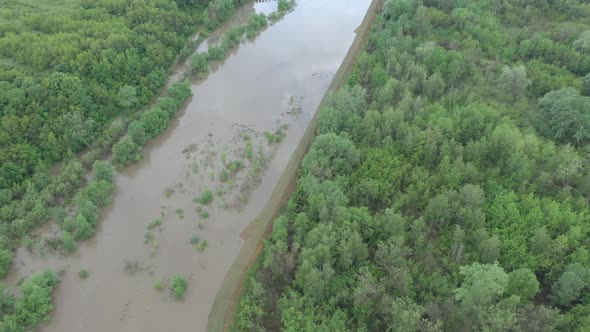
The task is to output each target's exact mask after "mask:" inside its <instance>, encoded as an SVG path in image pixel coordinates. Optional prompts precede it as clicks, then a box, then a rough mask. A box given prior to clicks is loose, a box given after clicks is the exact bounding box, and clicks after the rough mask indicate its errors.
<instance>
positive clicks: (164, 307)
mask: <svg viewBox="0 0 590 332" xmlns="http://www.w3.org/2000/svg"><path fill="white" fill-rule="evenodd" d="M369 3H370V0H298V1H297V6H296V7H295V9H294V11H293V12H291V13H288V14H287V15H286V16H285V17H284V18H283V19H282V20H281V21H279V22H277V23H276V24H274V25H272V26H270V27H269V28H267V29H266V30H264V31H262V32H261V33H260V35H259V36H257V37H256V38H255V39H254V40H252V41H247V42H244V43H242V44H241V45H240V46H239V48H237V49H236V50H235V51H233V52H232V54H231V55H230V56H229V57H228V58H227V59H226V60H225V61H224V62H223V63H221V64H219V66H216V68H215V70H214V71H212V73H211V74H210V75H209V76H208V77H207V79H205V80H200V81H195V82H193V84H192V91H193V97H192V98H191V99H190V100H189V101H188V102H187V103H186V106H185V107H184V108H183V110H181V111H180V112H179V115H178V116H177V117H176V118H175V119H174V120H172V123H171V125H170V126H169V128H168V130H167V131H166V132H165V133H163V134H162V135H160V136H158V137H157V138H156V139H154V140H153V141H151V142H150V143H148V145H147V146H146V147H145V149H144V157H143V158H142V159H141V161H140V162H138V163H137V164H135V165H132V166H130V167H127V168H126V169H124V170H123V171H121V172H120V173H119V174H118V176H117V179H116V185H117V192H116V194H115V196H114V198H113V203H112V204H111V205H110V206H109V207H108V208H107V209H104V210H103V211H102V213H101V223H100V226H99V227H98V229H97V233H96V236H95V237H94V238H93V239H91V240H89V241H86V242H83V243H81V244H80V246H79V248H78V250H77V251H76V252H75V253H74V254H71V255H57V254H51V253H46V254H39V253H29V252H28V251H26V250H25V249H19V250H18V251H17V253H16V257H15V264H14V265H13V268H12V271H11V273H10V275H9V277H8V278H7V280H6V282H7V283H8V284H11V283H12V284H14V283H15V282H16V280H19V279H21V278H23V277H28V276H30V275H31V274H33V273H37V272H40V271H42V270H43V269H45V268H51V269H54V270H56V271H59V270H63V271H64V275H63V277H62V281H61V283H60V285H59V286H58V288H57V290H56V292H55V294H54V306H55V308H54V311H53V314H52V319H51V322H50V323H48V324H46V325H45V326H43V327H42V328H41V330H43V331H60V332H64V331H65V332H67V331H86V332H93V331H97V332H98V331H101V332H102V331H148V332H149V331H154V332H155V331H158V332H160V331H166V330H169V331H204V330H205V329H206V326H207V318H208V315H209V311H210V309H211V305H212V303H213V300H214V298H215V295H216V293H217V292H218V290H219V289H220V286H221V284H222V281H223V279H224V276H225V275H226V274H227V272H228V270H229V268H230V266H231V265H232V263H233V262H234V259H236V257H237V256H238V253H239V252H240V249H241V247H242V245H243V243H244V241H243V239H242V238H241V237H240V234H241V232H242V231H243V230H244V229H245V228H246V227H247V226H248V224H249V223H250V222H251V221H252V220H253V219H254V218H255V217H256V216H257V215H258V214H259V213H260V211H261V210H262V209H263V207H264V206H265V203H266V202H267V201H268V200H269V198H270V195H271V194H272V191H273V188H274V186H275V185H276V183H277V181H278V179H279V178H280V176H281V174H282V172H283V170H284V169H285V168H286V166H287V164H288V162H289V159H290V157H291V155H292V154H293V151H294V150H295V149H296V147H297V145H298V143H299V141H300V140H301V138H302V136H303V133H304V132H305V129H306V128H307V126H308V125H309V122H310V121H311V119H312V117H313V115H314V113H315V111H316V108H317V106H318V104H319V103H320V101H321V99H322V97H323V96H324V93H325V92H326V90H327V88H328V86H329V85H330V82H331V80H332V78H333V76H334V74H335V73H336V71H337V70H338V67H339V66H340V64H341V62H342V60H343V58H344V56H345V55H346V53H347V50H348V48H349V47H350V45H351V43H352V41H353V39H354V37H355V34H354V30H355V29H356V28H357V26H358V25H359V24H360V22H361V21H362V19H363V17H364V15H365V12H366V11H367V8H368V6H369ZM245 6H246V7H245V9H241V10H244V11H245V12H254V11H258V12H261V11H262V12H268V10H269V8H271V7H272V6H275V7H276V2H262V3H256V4H252V3H251V4H246V5H245ZM241 16H243V15H237V16H236V17H241ZM239 19H240V18H238V20H239ZM242 20H243V18H242ZM214 37H215V36H213V37H212V38H214ZM210 42H214V40H212V41H210ZM181 67H182V66H181ZM287 126H288V129H287ZM279 127H283V128H285V129H284V130H283V131H284V132H285V134H286V135H285V137H284V138H283V139H282V141H281V142H280V143H279V142H277V143H269V142H268V140H267V138H266V137H265V135H264V132H265V131H268V132H271V133H273V132H275V130H276V129H277V128H279ZM279 136H280V135H279ZM248 146H250V147H251V149H252V151H253V152H252V155H253V156H252V157H251V158H248V157H249V152H248ZM260 153H262V154H263V156H262V157H260ZM256 159H260V161H261V162H260V163H258V162H254V160H256ZM233 160H240V161H241V164H242V166H236V165H237V164H235V165H234V166H236V167H235V170H233V171H231V169H232V168H231V161H233ZM257 164H258V165H257ZM223 168H226V169H230V172H229V175H227V174H226V177H225V178H224V179H223V180H222V179H221V178H223V176H220V174H221V173H222V169H223ZM256 168H258V169H259V171H255V169H256ZM206 188H209V189H211V190H212V191H213V192H214V193H215V198H214V199H213V202H211V203H208V204H199V203H195V202H194V198H197V197H199V196H200V195H201V193H202V192H203V191H204V190H206ZM246 198H247V201H246ZM197 209H198V210H197ZM206 214H208V216H206ZM155 219H161V225H160V226H156V227H154V228H153V229H152V230H148V229H147V226H148V224H149V223H150V222H151V221H152V220H155ZM197 237H198V241H197V240H196V238H197ZM193 238H194V239H193ZM191 239H193V242H198V243H197V244H196V245H195V244H191ZM204 241H206V243H207V246H206V247H205V246H203V243H204ZM199 245H200V246H201V247H200V248H198V247H199ZM199 249H200V250H199ZM80 270H87V271H88V272H89V277H88V278H86V279H81V278H80V277H79V276H78V272H79V271H80ZM176 274H180V275H183V276H184V277H186V278H187V280H188V288H187V291H186V295H185V298H184V299H183V300H175V299H174V298H173V297H172V296H171V295H170V292H169V291H168V289H164V290H157V289H155V287H154V284H155V283H156V281H158V280H161V281H162V282H163V284H164V285H167V284H168V281H169V280H170V279H171V278H172V276H174V275H176Z"/></svg>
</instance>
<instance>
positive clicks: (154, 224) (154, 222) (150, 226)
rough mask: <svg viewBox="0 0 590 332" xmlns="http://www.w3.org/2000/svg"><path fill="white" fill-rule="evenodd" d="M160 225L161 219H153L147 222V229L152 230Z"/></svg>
mask: <svg viewBox="0 0 590 332" xmlns="http://www.w3.org/2000/svg"><path fill="white" fill-rule="evenodd" d="M160 225H162V219H154V220H152V222H150V223H149V224H148V226H147V229H148V230H152V229H154V228H156V227H158V226H160Z"/></svg>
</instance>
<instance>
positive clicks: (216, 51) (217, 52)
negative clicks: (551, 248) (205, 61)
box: [207, 45, 225, 60]
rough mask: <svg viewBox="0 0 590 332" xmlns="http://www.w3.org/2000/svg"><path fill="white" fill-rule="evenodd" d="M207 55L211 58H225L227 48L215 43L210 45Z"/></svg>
mask: <svg viewBox="0 0 590 332" xmlns="http://www.w3.org/2000/svg"><path fill="white" fill-rule="evenodd" d="M207 55H208V57H209V59H210V60H223V58H225V50H224V49H223V48H221V47H218V46H215V45H209V49H208V50H207Z"/></svg>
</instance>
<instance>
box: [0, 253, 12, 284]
mask: <svg viewBox="0 0 590 332" xmlns="http://www.w3.org/2000/svg"><path fill="white" fill-rule="evenodd" d="M12 257H13V255H12V251H10V250H8V249H1V250H0V278H4V277H5V276H6V274H8V271H9V270H10V265H11V264H12Z"/></svg>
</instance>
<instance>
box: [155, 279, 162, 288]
mask: <svg viewBox="0 0 590 332" xmlns="http://www.w3.org/2000/svg"><path fill="white" fill-rule="evenodd" d="M154 288H155V289H156V290H159V291H161V290H162V289H164V283H163V282H162V280H159V279H158V280H156V283H154Z"/></svg>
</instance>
